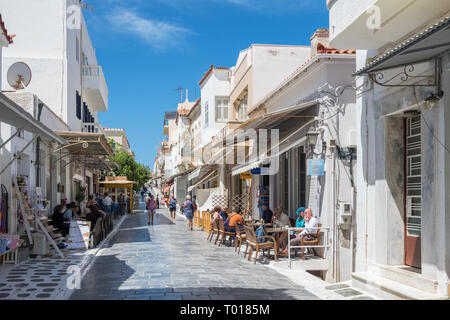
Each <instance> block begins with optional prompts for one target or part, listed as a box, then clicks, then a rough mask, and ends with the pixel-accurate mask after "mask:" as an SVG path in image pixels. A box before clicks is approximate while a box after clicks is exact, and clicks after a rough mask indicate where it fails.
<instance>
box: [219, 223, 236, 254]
mask: <svg viewBox="0 0 450 320" xmlns="http://www.w3.org/2000/svg"><path fill="white" fill-rule="evenodd" d="M218 227H219V235H218V236H217V238H216V243H217V241H219V247H220V245H221V244H222V243H224V242H225V240H226V238H227V236H228V237H229V240H230V246H231V237H234V236H236V232H230V231H225V222H223V220H220V219H219V220H218ZM219 238H220V240H219Z"/></svg>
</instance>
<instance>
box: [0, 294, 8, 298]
mask: <svg viewBox="0 0 450 320" xmlns="http://www.w3.org/2000/svg"><path fill="white" fill-rule="evenodd" d="M7 297H9V293H0V299H4V298H7Z"/></svg>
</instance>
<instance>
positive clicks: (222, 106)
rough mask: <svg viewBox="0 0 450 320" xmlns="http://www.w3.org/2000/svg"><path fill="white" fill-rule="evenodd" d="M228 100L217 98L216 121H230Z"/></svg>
mask: <svg viewBox="0 0 450 320" xmlns="http://www.w3.org/2000/svg"><path fill="white" fill-rule="evenodd" d="M228 103H229V99H228V98H223V97H221V98H219V97H217V98H216V121H218V122H221V121H227V120H228Z"/></svg>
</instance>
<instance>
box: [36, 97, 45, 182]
mask: <svg viewBox="0 0 450 320" xmlns="http://www.w3.org/2000/svg"><path fill="white" fill-rule="evenodd" d="M43 108H44V104H43V103H42V102H39V103H38V114H37V120H38V121H41V115H42V109H43ZM36 187H41V137H38V138H37V139H36Z"/></svg>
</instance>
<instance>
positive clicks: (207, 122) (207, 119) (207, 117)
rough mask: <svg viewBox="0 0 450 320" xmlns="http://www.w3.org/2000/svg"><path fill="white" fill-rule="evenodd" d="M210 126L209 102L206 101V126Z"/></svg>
mask: <svg viewBox="0 0 450 320" xmlns="http://www.w3.org/2000/svg"><path fill="white" fill-rule="evenodd" d="M208 126H209V111H208V102H206V103H205V128H207V127H208Z"/></svg>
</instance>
